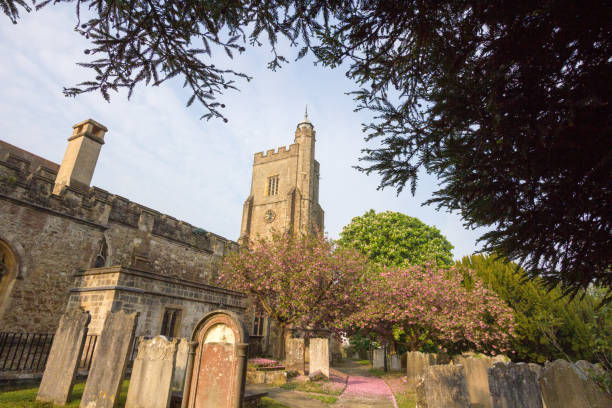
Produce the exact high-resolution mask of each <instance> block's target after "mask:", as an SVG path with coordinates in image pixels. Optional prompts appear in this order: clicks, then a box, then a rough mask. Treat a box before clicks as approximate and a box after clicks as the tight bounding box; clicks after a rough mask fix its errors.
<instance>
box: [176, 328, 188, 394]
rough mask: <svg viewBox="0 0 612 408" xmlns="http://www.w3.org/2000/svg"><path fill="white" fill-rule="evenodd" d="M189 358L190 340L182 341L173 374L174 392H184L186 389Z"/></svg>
mask: <svg viewBox="0 0 612 408" xmlns="http://www.w3.org/2000/svg"><path fill="white" fill-rule="evenodd" d="M188 358H189V340H187V339H181V341H180V342H179V343H178V346H177V351H176V362H175V363H174V374H172V390H173V391H183V388H184V387H185V372H186V371H187V361H188Z"/></svg>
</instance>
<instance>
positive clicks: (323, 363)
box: [308, 338, 329, 378]
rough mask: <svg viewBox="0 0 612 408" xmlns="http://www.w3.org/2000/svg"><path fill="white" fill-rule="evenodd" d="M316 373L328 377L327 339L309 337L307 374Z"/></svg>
mask: <svg viewBox="0 0 612 408" xmlns="http://www.w3.org/2000/svg"><path fill="white" fill-rule="evenodd" d="M316 373H321V374H323V375H324V376H326V377H327V378H329V340H328V339H319V338H312V339H310V363H309V366H308V374H309V375H311V376H312V375H314V374H316Z"/></svg>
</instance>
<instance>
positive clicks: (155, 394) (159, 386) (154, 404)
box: [125, 336, 178, 408]
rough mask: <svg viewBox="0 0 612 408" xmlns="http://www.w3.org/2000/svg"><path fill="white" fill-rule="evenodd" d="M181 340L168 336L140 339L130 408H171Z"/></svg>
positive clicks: (128, 404) (128, 395)
mask: <svg viewBox="0 0 612 408" xmlns="http://www.w3.org/2000/svg"><path fill="white" fill-rule="evenodd" d="M177 343H178V340H176V339H174V340H172V341H169V340H168V339H166V338H165V337H164V336H156V337H154V338H153V339H151V340H145V339H144V338H141V339H140V342H139V343H138V355H137V356H136V359H135V360H134V368H133V369H132V376H131V377H130V388H129V390H128V394H127V401H126V403H125V407H126V408H167V407H168V406H169V404H170V396H171V395H172V374H173V373H174V364H175V359H176V351H177Z"/></svg>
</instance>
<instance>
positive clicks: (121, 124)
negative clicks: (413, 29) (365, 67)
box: [0, 4, 482, 257]
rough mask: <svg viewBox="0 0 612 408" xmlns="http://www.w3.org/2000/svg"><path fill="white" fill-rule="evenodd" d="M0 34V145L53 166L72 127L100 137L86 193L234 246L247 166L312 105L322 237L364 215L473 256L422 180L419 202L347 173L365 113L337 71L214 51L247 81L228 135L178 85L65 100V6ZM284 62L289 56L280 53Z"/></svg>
mask: <svg viewBox="0 0 612 408" xmlns="http://www.w3.org/2000/svg"><path fill="white" fill-rule="evenodd" d="M0 19H4V20H3V21H2V23H1V24H0V55H2V63H1V64H0V83H1V84H2V87H1V88H0V122H1V123H2V134H1V135H0V138H1V139H2V140H5V141H7V142H9V143H12V144H15V145H17V146H19V147H21V148H24V149H26V150H29V151H31V152H33V153H35V154H38V155H40V156H43V157H45V158H47V159H49V160H53V161H55V162H58V163H59V162H61V160H62V157H63V154H64V151H65V149H66V143H67V141H66V139H67V138H68V137H69V136H70V134H71V130H72V129H71V128H72V125H73V124H75V123H77V122H80V121H82V120H84V119H87V118H92V119H95V120H97V121H98V122H100V123H102V124H104V125H105V126H106V127H107V128H108V129H109V131H108V133H107V135H106V137H105V139H106V144H105V145H104V146H103V147H102V152H101V154H100V158H99V160H98V165H97V168H96V172H95V174H94V178H93V181H92V184H93V185H95V186H98V187H100V188H103V189H105V190H108V191H110V192H112V193H114V194H118V195H121V196H124V197H126V198H128V199H130V200H132V201H135V202H138V203H140V204H143V205H145V206H148V207H150V208H154V209H156V210H158V211H160V212H163V213H167V214H170V215H172V216H173V217H175V218H178V219H182V220H185V221H187V222H189V223H191V224H193V225H195V226H197V227H200V228H204V229H206V230H208V231H213V232H215V233H217V234H219V235H222V236H225V237H227V238H230V239H237V238H238V235H239V233H240V221H241V214H242V204H243V202H244V200H245V199H246V198H247V196H248V194H249V190H250V183H251V166H252V162H253V154H254V153H256V152H260V151H265V150H268V149H272V148H277V147H279V146H285V145H289V144H291V143H293V133H294V131H295V127H296V125H297V123H298V122H299V121H300V120H301V119H302V117H303V114H304V106H305V105H306V104H308V112H309V117H310V120H311V122H312V123H313V124H314V126H315V130H316V131H317V145H316V158H317V160H318V161H319V162H320V163H321V182H320V202H321V206H322V207H323V209H324V211H325V229H326V231H327V233H328V234H329V236H330V237H331V238H337V237H338V234H339V233H340V231H341V230H342V227H343V226H344V225H346V224H348V223H349V222H350V220H351V218H353V217H355V216H358V215H362V214H363V213H365V212H366V211H367V210H369V209H370V208H373V209H374V210H376V211H377V212H378V211H386V210H392V211H399V212H402V213H405V214H408V215H410V216H414V217H417V218H419V219H421V220H422V221H423V222H425V223H427V224H429V225H435V226H436V227H437V228H439V229H440V230H441V232H442V233H443V234H444V235H445V236H446V237H447V238H448V239H449V241H450V242H451V243H452V244H453V245H454V246H455V249H454V251H453V252H454V255H455V257H461V256H463V255H467V254H470V253H472V252H474V251H475V250H476V249H477V246H476V239H477V238H478V236H479V235H480V234H481V233H482V231H479V230H476V231H471V230H466V229H465V228H464V227H463V225H462V222H461V220H460V218H459V216H458V215H457V214H450V213H447V212H438V211H436V210H435V208H434V207H432V206H426V207H423V206H421V203H422V202H424V201H425V200H427V199H428V198H429V197H430V196H431V193H432V191H434V190H435V189H436V187H437V183H438V182H437V180H436V179H435V178H434V177H431V176H428V175H426V174H423V175H421V178H420V182H419V185H418V187H417V194H416V196H412V195H411V194H410V192H409V191H405V192H403V193H401V194H400V195H399V196H397V195H396V192H395V190H392V189H385V190H383V191H377V190H376V187H377V185H378V183H379V180H380V178H379V176H378V175H376V174H372V175H370V176H366V175H365V174H363V173H359V172H358V171H357V170H354V169H353V168H352V166H354V165H356V164H358V160H357V159H358V158H359V156H360V150H361V149H363V148H364V147H366V144H365V142H364V141H363V136H364V134H363V133H362V130H361V128H362V126H361V124H362V123H366V122H369V120H370V119H371V114H370V113H369V112H358V113H355V112H354V111H353V110H354V107H355V103H354V102H353V100H352V98H351V97H350V96H348V95H346V92H349V91H352V90H354V89H355V88H356V87H355V84H353V83H352V82H351V81H350V80H348V79H347V78H346V77H345V75H344V72H345V70H343V69H342V67H341V68H339V69H336V70H330V69H327V68H323V67H320V66H314V65H313V63H312V60H311V59H308V58H305V59H304V60H301V61H299V62H292V63H290V64H289V65H285V66H284V67H283V68H282V69H281V70H279V71H277V72H272V71H269V70H267V68H266V64H267V62H268V61H269V60H270V58H271V54H270V53H269V48H266V47H265V46H264V47H260V48H259V47H256V48H251V47H247V51H246V53H244V54H242V55H240V56H237V57H236V58H235V60H234V61H233V62H229V61H228V59H227V57H225V55H224V53H223V50H215V51H214V53H213V60H214V63H215V65H216V66H218V67H221V66H226V67H229V64H232V65H231V66H232V68H234V69H235V70H237V71H242V72H245V73H247V74H249V75H251V76H253V77H254V78H253V80H252V81H250V82H246V81H238V86H239V88H240V91H239V92H236V91H228V92H227V94H225V95H224V96H222V97H221V98H220V101H221V102H223V103H225V104H226V106H227V108H226V109H225V112H226V115H227V117H228V119H229V122H228V123H224V122H222V121H221V120H211V121H201V120H199V117H200V116H201V115H202V113H204V111H203V109H202V108H201V107H200V106H198V105H197V103H194V104H193V105H192V106H191V107H190V108H185V104H186V101H187V99H188V98H189V96H190V94H189V93H188V92H187V91H186V90H184V89H182V81H180V80H176V81H174V82H170V83H167V84H164V85H162V86H161V87H156V88H152V87H149V88H144V87H139V88H137V89H136V90H135V93H134V95H133V97H132V99H131V100H130V101H127V96H126V94H124V93H123V94H122V93H120V94H111V103H107V102H106V101H104V99H103V98H102V97H101V95H99V94H88V95H82V96H79V97H77V98H66V97H64V96H63V94H62V87H63V86H71V85H74V84H76V83H78V82H81V81H83V80H86V79H89V78H90V75H91V74H90V73H89V72H88V71H87V70H86V69H83V68H80V67H78V66H77V65H76V64H75V62H76V61H84V60H85V57H86V56H85V55H84V54H83V50H84V49H85V48H87V43H86V42H85V40H84V39H83V38H81V37H80V36H79V35H78V34H77V33H75V32H74V30H73V28H74V26H75V23H76V20H75V13H74V7H73V5H65V4H63V5H58V6H49V7H46V8H44V9H43V10H41V11H39V12H33V13H30V14H24V15H23V16H22V18H21V20H20V22H19V23H18V24H17V25H13V24H10V22H9V20H8V19H7V18H6V17H5V16H4V15H1V16H0ZM282 51H283V52H284V53H285V55H286V56H287V57H289V59H290V60H293V59H294V58H295V55H296V54H297V50H296V49H289V48H286V47H285V48H282Z"/></svg>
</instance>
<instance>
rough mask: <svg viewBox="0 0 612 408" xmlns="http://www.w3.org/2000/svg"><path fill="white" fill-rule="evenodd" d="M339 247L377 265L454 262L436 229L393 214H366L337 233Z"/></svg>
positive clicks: (398, 214)
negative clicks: (356, 253) (357, 253)
mask: <svg viewBox="0 0 612 408" xmlns="http://www.w3.org/2000/svg"><path fill="white" fill-rule="evenodd" d="M338 244H339V245H340V246H344V247H348V248H354V249H356V250H358V251H359V252H361V253H363V254H364V255H366V256H367V257H368V258H369V259H370V260H371V261H373V262H375V263H377V264H379V265H387V266H408V265H424V264H425V263H427V262H435V263H436V264H437V265H438V266H449V265H451V264H452V262H453V254H452V252H451V251H452V249H453V246H452V245H451V243H450V242H448V240H447V239H446V237H444V235H442V234H441V233H440V231H439V230H438V229H437V228H435V227H430V226H428V225H426V224H424V223H423V222H421V221H420V220H419V219H418V218H414V217H409V216H407V215H405V214H401V213H398V212H393V211H385V212H381V213H378V214H377V213H376V212H375V211H374V210H369V211H367V212H366V213H365V214H364V215H362V216H360V217H355V218H353V219H352V220H351V222H350V224H348V225H346V226H345V227H344V228H343V229H342V232H341V233H340V239H339V240H338Z"/></svg>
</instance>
